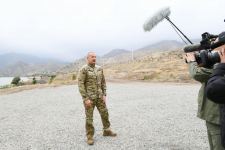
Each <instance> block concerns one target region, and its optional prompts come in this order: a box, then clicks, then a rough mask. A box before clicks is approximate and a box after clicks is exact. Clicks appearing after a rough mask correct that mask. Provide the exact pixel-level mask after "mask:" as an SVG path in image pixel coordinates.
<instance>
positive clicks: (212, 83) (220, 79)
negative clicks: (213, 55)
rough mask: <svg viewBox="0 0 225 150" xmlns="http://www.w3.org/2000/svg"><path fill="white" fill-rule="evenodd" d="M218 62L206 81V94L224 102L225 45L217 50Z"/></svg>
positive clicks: (217, 101)
mask: <svg viewBox="0 0 225 150" xmlns="http://www.w3.org/2000/svg"><path fill="white" fill-rule="evenodd" d="M219 55H220V60H221V61H220V62H221V63H219V64H218V65H217V66H216V68H215V69H214V70H213V74H212V75H211V78H210V79H209V81H208V84H207V88H206V94H207V97H209V98H210V99H211V100H212V101H214V102H216V103H219V104H225V45H224V46H221V51H219Z"/></svg>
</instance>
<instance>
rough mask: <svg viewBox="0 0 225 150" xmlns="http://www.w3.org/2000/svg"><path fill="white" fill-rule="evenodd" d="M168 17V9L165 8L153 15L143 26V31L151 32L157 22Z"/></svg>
mask: <svg viewBox="0 0 225 150" xmlns="http://www.w3.org/2000/svg"><path fill="white" fill-rule="evenodd" d="M169 15H170V8H169V7H166V8H163V9H161V10H160V11H158V12H157V13H155V14H154V15H153V16H152V17H151V18H149V19H148V20H147V21H146V22H145V23H144V25H143V28H144V30H145V31H151V30H152V29H153V28H154V27H155V26H156V25H157V24H158V23H159V22H161V21H163V19H164V18H166V17H168V16H169Z"/></svg>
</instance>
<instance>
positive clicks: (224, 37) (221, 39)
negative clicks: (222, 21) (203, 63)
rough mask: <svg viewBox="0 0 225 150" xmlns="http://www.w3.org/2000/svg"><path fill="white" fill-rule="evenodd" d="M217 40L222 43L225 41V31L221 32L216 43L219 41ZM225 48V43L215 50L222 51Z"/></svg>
mask: <svg viewBox="0 0 225 150" xmlns="http://www.w3.org/2000/svg"><path fill="white" fill-rule="evenodd" d="M217 42H221V43H224V42H225V32H222V33H220V34H219V36H218V38H217V39H216V40H215V43H217ZM224 48H225V44H223V45H221V46H219V47H217V48H215V49H214V50H216V51H221V50H222V49H224Z"/></svg>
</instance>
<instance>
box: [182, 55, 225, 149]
mask: <svg viewBox="0 0 225 150" xmlns="http://www.w3.org/2000/svg"><path fill="white" fill-rule="evenodd" d="M186 60H187V62H188V65H189V73H190V75H191V77H192V78H193V79H195V80H196V81H198V82H200V83H201V84H202V86H201V88H200V90H199V93H198V113H197V116H198V117H199V118H200V119H203V120H205V122H206V127H207V133H208V140H209V145H210V150H224V148H223V146H222V143H221V135H220V133H221V126H220V109H219V104H216V103H214V102H212V101H210V100H209V99H208V98H207V97H206V95H205V94H204V93H205V86H206V83H207V81H208V79H209V77H210V75H211V74H212V69H209V68H204V67H200V66H198V63H197V62H196V58H195V55H194V53H193V52H191V53H186Z"/></svg>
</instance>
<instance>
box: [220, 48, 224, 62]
mask: <svg viewBox="0 0 225 150" xmlns="http://www.w3.org/2000/svg"><path fill="white" fill-rule="evenodd" d="M219 55H220V62H221V63H225V48H222V50H221V51H219Z"/></svg>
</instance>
